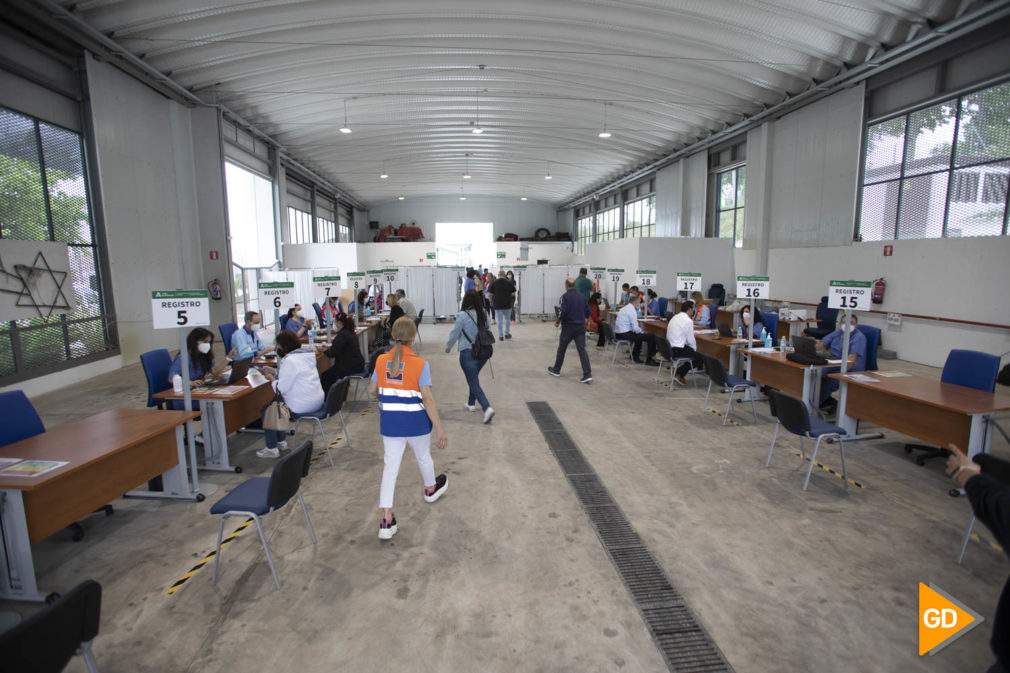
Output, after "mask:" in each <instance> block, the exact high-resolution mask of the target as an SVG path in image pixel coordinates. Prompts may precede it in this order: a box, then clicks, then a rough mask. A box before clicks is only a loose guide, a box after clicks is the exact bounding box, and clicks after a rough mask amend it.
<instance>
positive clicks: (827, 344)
mask: <svg viewBox="0 0 1010 673" xmlns="http://www.w3.org/2000/svg"><path fill="white" fill-rule="evenodd" d="M838 322H839V327H838V329H836V330H835V331H834V332H832V333H831V334H829V335H828V336H826V337H824V342H823V345H824V348H825V350H827V351H830V353H831V358H832V359H835V360H839V359H841V357H842V346H843V339H844V336H843V332H848V333H849V355H850V356H851V355H855V356H856V362H855V364H853V365H851V366H850V367H848V369H846V371H850V372H861V371H863V370H864V369H866V335H865V334H863V333H862V332H860V331H859V330H857V329H856V325H857V324H858V322H859V319H858V318H857V317H856V314H855V313H849V323H848V324H846V322H845V319H844V317H842V314H841V313H839V317H838ZM838 371H841V368H840V367H825V368H824V369H822V370H821V400H820V403H821V408H822V409H830V408H831V407H833V406H835V404H836V402H835V400H834V398H832V397H831V393H833V392H834V391H836V390H838V381H837V380H835V379H829V378H828V374H831V373H834V372H838Z"/></svg>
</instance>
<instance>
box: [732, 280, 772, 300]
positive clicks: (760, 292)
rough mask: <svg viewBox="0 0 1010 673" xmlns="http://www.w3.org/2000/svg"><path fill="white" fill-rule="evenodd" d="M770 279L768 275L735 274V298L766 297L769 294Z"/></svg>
mask: <svg viewBox="0 0 1010 673" xmlns="http://www.w3.org/2000/svg"><path fill="white" fill-rule="evenodd" d="M771 286H772V284H771V279H770V278H769V277H768V276H737V277H736V298H737V299H768V298H769V297H770V296H771Z"/></svg>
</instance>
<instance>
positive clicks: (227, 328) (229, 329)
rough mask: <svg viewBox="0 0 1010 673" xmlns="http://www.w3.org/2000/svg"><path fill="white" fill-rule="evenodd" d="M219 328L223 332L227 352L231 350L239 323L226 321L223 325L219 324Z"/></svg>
mask: <svg viewBox="0 0 1010 673" xmlns="http://www.w3.org/2000/svg"><path fill="white" fill-rule="evenodd" d="M217 329H218V331H219V332H221V341H222V343H224V352H225V353H227V352H228V351H230V350H231V338H232V336H233V335H234V334H235V332H237V331H238V323H234V322H226V323H224V324H223V325H218V326H217Z"/></svg>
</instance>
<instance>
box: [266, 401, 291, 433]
mask: <svg viewBox="0 0 1010 673" xmlns="http://www.w3.org/2000/svg"><path fill="white" fill-rule="evenodd" d="M263 429H264V430H275V431H277V432H287V431H288V430H290V429H291V410H290V409H288V405H286V404H284V398H283V397H281V394H280V393H277V395H276V396H275V397H274V400H273V402H271V403H270V404H269V405H267V408H266V411H264V412H263Z"/></svg>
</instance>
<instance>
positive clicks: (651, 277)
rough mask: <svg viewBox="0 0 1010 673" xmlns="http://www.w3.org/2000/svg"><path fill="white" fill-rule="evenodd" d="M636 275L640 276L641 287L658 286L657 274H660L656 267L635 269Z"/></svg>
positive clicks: (639, 283) (639, 284)
mask: <svg viewBox="0 0 1010 673" xmlns="http://www.w3.org/2000/svg"><path fill="white" fill-rule="evenodd" d="M635 275H636V276H638V287H639V288H641V289H644V288H647V287H656V276H657V275H658V274H657V273H656V270H655V269H638V270H637V271H635Z"/></svg>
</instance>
